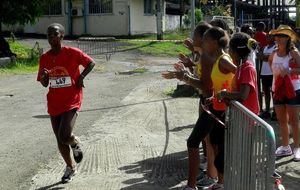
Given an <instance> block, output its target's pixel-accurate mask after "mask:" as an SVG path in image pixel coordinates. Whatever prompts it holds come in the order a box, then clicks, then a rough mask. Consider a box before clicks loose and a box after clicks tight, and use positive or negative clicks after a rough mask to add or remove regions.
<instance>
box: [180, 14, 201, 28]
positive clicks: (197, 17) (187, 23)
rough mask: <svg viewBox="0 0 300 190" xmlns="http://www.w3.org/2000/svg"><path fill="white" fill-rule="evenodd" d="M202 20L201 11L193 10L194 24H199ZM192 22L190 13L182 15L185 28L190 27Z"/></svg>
mask: <svg viewBox="0 0 300 190" xmlns="http://www.w3.org/2000/svg"><path fill="white" fill-rule="evenodd" d="M202 20H203V12H202V11H201V9H195V23H196V24H197V23H199V22H200V21H202ZM191 21H192V14H191V11H189V12H188V14H186V15H184V17H183V23H184V25H185V27H186V28H188V27H190V25H191Z"/></svg>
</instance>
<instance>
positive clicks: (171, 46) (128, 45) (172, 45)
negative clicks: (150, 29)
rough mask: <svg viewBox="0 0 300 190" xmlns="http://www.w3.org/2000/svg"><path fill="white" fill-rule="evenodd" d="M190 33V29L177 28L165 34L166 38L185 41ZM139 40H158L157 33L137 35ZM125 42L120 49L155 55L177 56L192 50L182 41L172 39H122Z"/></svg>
mask: <svg viewBox="0 0 300 190" xmlns="http://www.w3.org/2000/svg"><path fill="white" fill-rule="evenodd" d="M189 36H190V34H189V32H188V31H183V30H176V31H174V32H168V33H165V34H164V35H163V38H164V40H181V41H183V40H184V39H186V38H187V37H189ZM135 39H138V40H156V35H155V34H149V35H140V36H136V37H135ZM120 42H124V43H123V44H124V45H123V46H121V47H119V50H121V51H125V50H138V52H139V53H141V54H146V55H154V56H170V57H177V56H178V54H179V53H183V54H189V53H190V52H189V51H188V50H187V49H186V48H185V47H184V46H183V44H182V42H170V41H136V40H120Z"/></svg>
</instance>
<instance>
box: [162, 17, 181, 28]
mask: <svg viewBox="0 0 300 190" xmlns="http://www.w3.org/2000/svg"><path fill="white" fill-rule="evenodd" d="M179 26H180V16H179V15H165V30H174V29H176V28H178V27H179Z"/></svg>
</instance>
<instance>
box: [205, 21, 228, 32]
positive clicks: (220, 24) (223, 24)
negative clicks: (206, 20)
mask: <svg viewBox="0 0 300 190" xmlns="http://www.w3.org/2000/svg"><path fill="white" fill-rule="evenodd" d="M210 24H211V25H212V26H218V27H220V28H222V29H223V30H225V31H227V32H228V34H230V31H231V29H230V28H229V25H228V24H227V23H226V22H225V20H224V19H221V18H215V19H212V20H211V21H210Z"/></svg>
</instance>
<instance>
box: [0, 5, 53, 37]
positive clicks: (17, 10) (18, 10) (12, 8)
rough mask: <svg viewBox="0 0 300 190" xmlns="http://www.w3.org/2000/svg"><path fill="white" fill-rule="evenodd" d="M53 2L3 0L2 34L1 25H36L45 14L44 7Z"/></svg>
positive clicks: (0, 16)
mask: <svg viewBox="0 0 300 190" xmlns="http://www.w3.org/2000/svg"><path fill="white" fill-rule="evenodd" d="M51 2H52V0H28V1H24V0H1V3H0V32H1V31H2V28H1V24H6V25H14V24H21V25H23V24H26V23H34V22H35V21H36V20H37V18H38V17H40V16H41V15H42V14H43V6H44V5H45V4H47V3H51Z"/></svg>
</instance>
